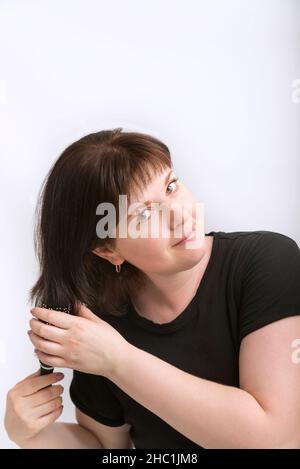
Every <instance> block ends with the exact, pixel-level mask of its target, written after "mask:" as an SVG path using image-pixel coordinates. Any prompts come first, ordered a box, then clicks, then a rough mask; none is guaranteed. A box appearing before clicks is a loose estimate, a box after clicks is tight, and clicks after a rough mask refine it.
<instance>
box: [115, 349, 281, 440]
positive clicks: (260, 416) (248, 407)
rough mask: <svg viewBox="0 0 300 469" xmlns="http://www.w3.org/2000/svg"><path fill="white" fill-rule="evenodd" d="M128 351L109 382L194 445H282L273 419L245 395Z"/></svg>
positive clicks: (145, 354) (137, 351)
mask: <svg viewBox="0 0 300 469" xmlns="http://www.w3.org/2000/svg"><path fill="white" fill-rule="evenodd" d="M127 352H128V353H126V354H125V356H124V358H122V359H121V360H120V362H119V363H118V364H117V365H116V367H115V369H114V371H113V372H112V374H111V376H110V379H111V380H112V381H113V382H114V383H115V384H116V385H117V386H118V387H119V388H120V389H122V390H123V391H124V392H126V393H127V394H128V395H129V396H131V397H132V398H133V399H134V400H136V401H137V402H138V403H139V404H141V405H143V406H144V407H146V408H147V409H149V410H150V411H151V412H153V413H154V414H156V415H157V416H159V417H160V418H161V419H162V420H164V421H165V422H166V423H168V424H169V425H170V426H171V427H173V428H175V429H176V430H177V431H178V432H180V433H182V434H183V435H184V436H186V437H187V438H189V439H190V440H192V441H193V442H195V443H196V444H198V445H200V446H203V447H204V448H271V447H276V445H279V444H281V440H280V438H279V431H278V432H277V428H278V427H276V425H274V422H273V419H272V418H271V416H270V415H268V414H267V413H266V412H265V411H264V409H263V408H262V407H261V406H260V404H259V403H258V402H257V400H256V399H255V398H254V397H253V396H252V395H251V394H249V393H247V392H246V391H244V390H242V389H240V388H237V387H233V386H226V385H223V384H219V383H216V382H213V381H208V380H205V379H202V378H199V377H197V376H194V375H191V374H188V373H186V372H185V371H182V370H180V369H179V368H176V367H175V366H173V365H170V364H169V363H167V362H165V361H163V360H161V359H160V358H157V357H156V356H154V355H152V354H150V353H148V352H145V351H143V350H141V349H139V348H137V347H134V346H133V345H131V344H129V347H128V350H127ZM278 440H279V441H278Z"/></svg>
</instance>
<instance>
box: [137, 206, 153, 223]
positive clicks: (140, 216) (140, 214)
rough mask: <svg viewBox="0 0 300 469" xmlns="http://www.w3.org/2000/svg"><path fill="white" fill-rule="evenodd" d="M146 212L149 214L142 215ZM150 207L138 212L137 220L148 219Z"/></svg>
mask: <svg viewBox="0 0 300 469" xmlns="http://www.w3.org/2000/svg"><path fill="white" fill-rule="evenodd" d="M147 212H149V216H144V214H147ZM150 212H151V210H150V208H145V210H143V211H142V212H140V213H139V214H138V216H137V219H138V221H139V222H143V221H145V220H149V218H150Z"/></svg>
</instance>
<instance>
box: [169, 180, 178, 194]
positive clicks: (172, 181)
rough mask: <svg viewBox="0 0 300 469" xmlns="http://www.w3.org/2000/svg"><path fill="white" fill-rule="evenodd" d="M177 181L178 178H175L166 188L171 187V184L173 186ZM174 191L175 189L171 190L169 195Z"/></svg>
mask: <svg viewBox="0 0 300 469" xmlns="http://www.w3.org/2000/svg"><path fill="white" fill-rule="evenodd" d="M178 179H179V178H175V179H173V180H172V181H171V182H169V184H168V187H169V186H171V184H174V183H175V182H177V181H178ZM173 187H174V186H173ZM175 191H176V188H175V189H173V190H172V191H171V193H172V192H175Z"/></svg>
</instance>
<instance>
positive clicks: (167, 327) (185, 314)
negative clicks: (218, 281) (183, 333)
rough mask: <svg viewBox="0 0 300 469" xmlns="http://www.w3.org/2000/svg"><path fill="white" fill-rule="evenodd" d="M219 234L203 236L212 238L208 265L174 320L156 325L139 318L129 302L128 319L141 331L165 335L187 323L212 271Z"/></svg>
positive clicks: (194, 311)
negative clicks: (196, 286)
mask: <svg viewBox="0 0 300 469" xmlns="http://www.w3.org/2000/svg"><path fill="white" fill-rule="evenodd" d="M219 233H220V232H219V231H210V232H209V233H205V236H211V235H213V238H214V239H213V244H212V250H211V254H210V258H209V261H208V264H207V266H206V269H205V271H204V274H203V276H202V278H201V281H200V283H199V285H198V288H197V290H196V293H195V295H194V296H193V298H192V300H191V301H190V303H189V304H188V305H187V306H186V307H185V308H184V310H183V311H182V312H181V313H180V314H179V315H178V316H177V317H176V318H175V319H173V320H172V321H169V322H166V323H163V324H158V323H156V322H154V321H152V320H151V319H147V318H145V317H144V316H140V315H139V314H138V313H137V311H136V310H135V308H134V306H133V304H132V302H131V301H130V303H129V306H128V317H129V319H130V320H132V321H133V322H134V323H135V324H137V325H138V326H139V327H142V328H143V329H146V330H148V331H152V332H154V333H158V334H166V333H169V332H173V331H176V330H177V329H180V328H181V327H182V326H183V325H184V324H185V323H186V322H187V321H189V320H190V319H191V318H192V317H193V316H194V314H196V312H197V308H194V305H195V303H196V302H197V299H198V297H199V295H200V294H201V291H202V290H203V289H204V288H205V285H206V283H207V279H208V277H209V274H210V271H211V269H212V266H213V265H214V263H215V260H216V257H217V251H218V245H219V236H218V234H219Z"/></svg>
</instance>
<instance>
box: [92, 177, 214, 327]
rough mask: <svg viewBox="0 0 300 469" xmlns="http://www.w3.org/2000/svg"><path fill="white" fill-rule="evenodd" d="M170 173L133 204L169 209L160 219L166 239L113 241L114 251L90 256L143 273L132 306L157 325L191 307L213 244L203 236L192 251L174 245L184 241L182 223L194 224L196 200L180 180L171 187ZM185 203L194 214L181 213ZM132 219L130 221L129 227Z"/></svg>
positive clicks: (100, 250) (99, 251)
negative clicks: (149, 203) (153, 204)
mask: <svg viewBox="0 0 300 469" xmlns="http://www.w3.org/2000/svg"><path fill="white" fill-rule="evenodd" d="M169 173H170V168H167V169H166V170H164V171H163V172H162V173H161V174H158V175H155V176H153V179H152V181H151V183H150V184H149V185H148V186H147V189H146V190H144V191H143V192H142V193H141V192H137V196H136V198H135V199H134V200H133V202H140V203H143V202H144V201H145V200H151V201H153V202H156V203H162V204H166V206H169V207H172V208H171V209H170V213H171V217H169V219H164V218H163V217H160V218H159V223H160V226H159V229H160V231H159V233H160V234H161V233H167V235H168V236H167V237H166V236H160V237H157V238H153V237H150V236H149V237H144V238H143V237H140V238H132V237H131V236H130V235H129V234H128V235H127V237H125V238H121V237H118V236H117V237H116V245H115V249H112V248H96V249H95V250H94V251H93V252H94V253H95V254H97V255H99V256H100V257H103V258H105V259H107V260H108V261H109V262H111V263H112V264H115V265H118V264H122V263H123V262H124V261H125V260H126V261H128V262H130V263H131V264H133V265H135V266H136V267H138V268H139V269H140V270H141V271H142V272H144V274H146V285H145V287H144V289H143V291H140V292H135V293H134V295H133V296H132V297H131V301H132V303H133V305H134V306H135V307H136V310H137V312H138V313H139V314H140V315H141V316H144V317H147V318H149V319H151V320H152V321H154V322H156V323H165V322H169V321H172V319H174V318H176V317H177V316H178V314H180V312H181V311H183V309H184V308H185V307H186V306H187V305H188V304H189V303H190V301H191V299H192V298H193V296H194V295H195V292H196V290H197V287H198V286H199V284H200V281H201V279H202V277H203V275H204V272H205V269H206V266H207V264H208V262H209V259H210V255H211V251H212V245H213V236H204V237H203V240H202V242H200V243H199V244H198V245H197V246H196V247H194V248H192V249H187V244H183V245H180V246H175V244H176V242H178V241H179V240H180V239H181V238H182V237H183V236H182V235H181V236H178V234H177V233H178V232H181V233H184V234H185V233H186V232H185V231H184V230H185V228H184V226H186V225H185V224H188V223H189V222H191V221H195V217H196V212H195V209H194V207H195V204H196V202H197V200H196V199H195V198H194V196H193V194H192V193H191V192H190V191H189V190H188V188H187V187H186V186H185V185H184V184H183V183H182V182H181V181H180V180H178V181H177V182H172V180H173V181H174V178H176V176H177V175H176V173H175V171H172V173H171V174H170V175H169ZM168 175H169V177H168V179H166V177H167V176H168ZM170 188H171V191H170ZM183 204H190V205H191V206H192V209H191V210H190V211H185V212H182V211H180V208H181V207H182V206H183ZM173 207H174V208H173ZM144 210H145V206H142V207H141V211H140V212H139V214H140V213H141V212H142V211H144ZM176 211H178V213H176ZM148 213H149V212H148ZM172 215H173V216H172ZM176 215H177V217H176ZM178 215H179V218H178ZM152 217H153V214H152V212H151V213H150V216H149V218H147V219H146V220H143V221H142V222H141V223H143V224H149V222H152ZM134 218H135V217H133V216H130V218H129V222H132V221H133V219H134ZM179 228H182V230H181V231H180V230H179ZM178 230H179V231H178ZM116 275H117V274H116Z"/></svg>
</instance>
